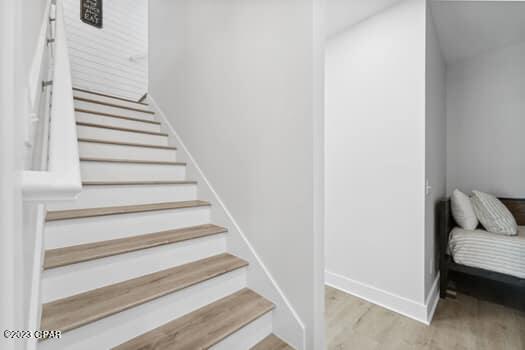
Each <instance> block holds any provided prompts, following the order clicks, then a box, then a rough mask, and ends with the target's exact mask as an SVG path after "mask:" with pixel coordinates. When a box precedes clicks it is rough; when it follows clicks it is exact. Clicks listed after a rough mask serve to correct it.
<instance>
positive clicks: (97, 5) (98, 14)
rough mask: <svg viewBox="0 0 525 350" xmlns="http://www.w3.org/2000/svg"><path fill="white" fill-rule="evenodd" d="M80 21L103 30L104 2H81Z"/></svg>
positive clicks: (97, 0) (83, 0)
mask: <svg viewBox="0 0 525 350" xmlns="http://www.w3.org/2000/svg"><path fill="white" fill-rule="evenodd" d="M80 20H81V21H82V22H84V23H87V24H90V25H92V26H94V27H97V28H102V0H80Z"/></svg>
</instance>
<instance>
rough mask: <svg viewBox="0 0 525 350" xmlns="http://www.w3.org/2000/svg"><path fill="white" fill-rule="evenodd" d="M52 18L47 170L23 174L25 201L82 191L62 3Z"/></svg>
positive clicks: (64, 196)
mask: <svg viewBox="0 0 525 350" xmlns="http://www.w3.org/2000/svg"><path fill="white" fill-rule="evenodd" d="M55 17H56V19H55V26H56V28H55V38H54V39H55V40H54V45H55V50H54V62H53V95H52V100H51V120H50V127H49V151H48V154H49V155H48V157H49V162H48V169H47V170H41V171H31V170H25V171H24V172H23V173H22V190H23V195H24V199H25V200H37V201H52V200H70V199H74V198H76V196H77V195H78V193H79V192H80V191H81V189H82V183H81V178H80V163H79V157H78V142H77V131H76V122H75V110H74V104H73V89H72V84H71V69H70V64H69V55H68V50H67V43H66V32H65V28H64V9H63V5H62V1H61V0H57V1H56V15H55Z"/></svg>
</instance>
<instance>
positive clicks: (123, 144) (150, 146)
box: [78, 138, 177, 150]
mask: <svg viewBox="0 0 525 350" xmlns="http://www.w3.org/2000/svg"><path fill="white" fill-rule="evenodd" d="M78 142H89V143H103V144H107V145H117V146H132V147H145V148H159V149H169V150H176V149H177V147H173V146H160V145H149V144H145V143H134V142H120V141H110V140H99V139H89V138H78Z"/></svg>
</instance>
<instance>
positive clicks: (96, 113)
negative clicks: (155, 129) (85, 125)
mask: <svg viewBox="0 0 525 350" xmlns="http://www.w3.org/2000/svg"><path fill="white" fill-rule="evenodd" d="M75 112H80V113H87V114H95V115H99V116H102V117H108V118H116V119H123V120H131V121H134V122H140V123H148V124H156V125H160V122H158V121H156V120H148V119H141V118H135V117H128V116H125V115H120V114H114V113H106V112H99V111H93V110H91V109H83V108H75Z"/></svg>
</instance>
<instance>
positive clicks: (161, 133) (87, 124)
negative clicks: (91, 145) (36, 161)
mask: <svg viewBox="0 0 525 350" xmlns="http://www.w3.org/2000/svg"><path fill="white" fill-rule="evenodd" d="M76 124H77V125H80V126H89V127H91V128H100V129H111V130H118V131H126V132H134V133H138V134H148V135H157V136H168V134H166V133H165V132H156V131H146V130H139V129H131V128H121V127H119V126H110V125H103V124H97V123H85V122H76Z"/></svg>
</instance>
